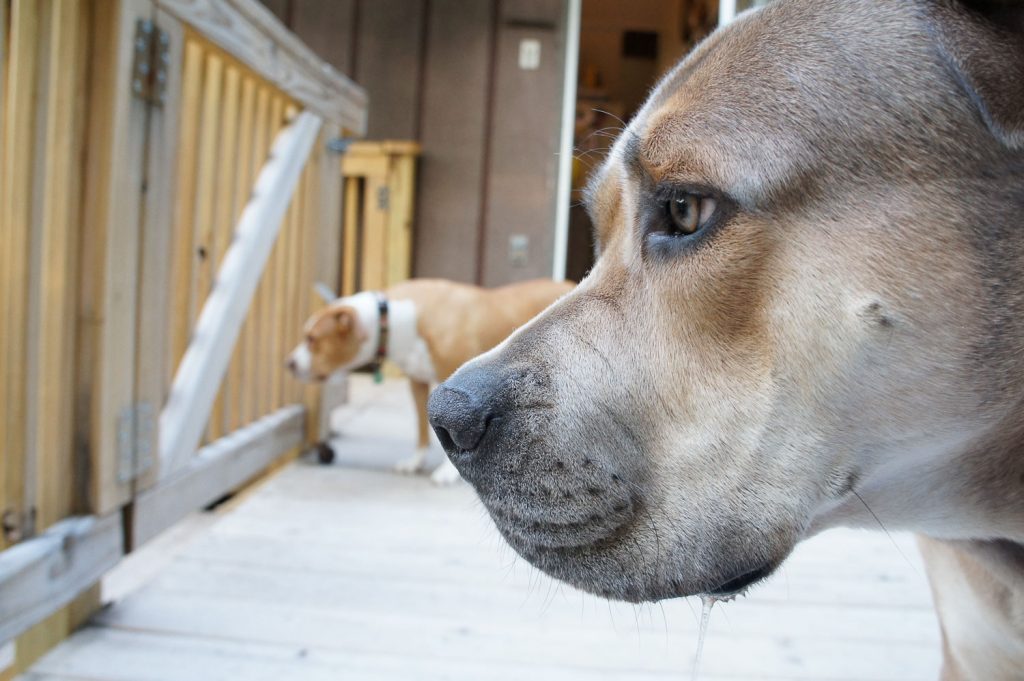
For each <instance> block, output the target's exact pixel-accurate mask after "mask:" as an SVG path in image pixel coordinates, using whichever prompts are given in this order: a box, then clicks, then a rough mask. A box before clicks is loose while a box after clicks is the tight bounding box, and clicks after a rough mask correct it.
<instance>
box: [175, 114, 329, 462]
mask: <svg viewBox="0 0 1024 681" xmlns="http://www.w3.org/2000/svg"><path fill="white" fill-rule="evenodd" d="M320 125H321V121H320V119H319V118H318V117H317V116H316V115H314V114H311V113H308V112H305V113H302V114H300V115H299V116H298V117H297V118H296V119H295V122H294V123H293V124H292V125H291V126H289V128H287V129H286V130H284V131H282V133H281V134H280V135H279V136H278V138H277V139H276V140H275V142H274V148H273V153H272V154H271V158H270V160H269V161H268V162H267V164H266V165H265V166H264V168H263V170H262V171H261V172H260V177H259V179H258V180H257V182H256V187H255V190H254V196H253V198H252V200H251V201H250V202H249V204H248V205H247V206H246V207H245V210H244V211H243V213H242V216H241V218H239V221H238V228H237V230H236V239H235V241H234V243H233V244H232V245H231V248H230V249H229V250H228V253H227V255H226V256H225V258H224V261H223V264H222V265H221V268H220V270H219V271H218V275H217V286H216V288H214V290H213V291H212V292H211V294H210V297H209V298H208V299H207V301H206V302H205V304H204V305H203V311H202V313H201V314H200V317H199V321H198V323H197V324H196V335H195V338H194V340H193V342H192V343H191V344H190V345H189V348H188V350H186V352H185V357H184V358H183V359H182V362H181V365H180V366H179V367H178V371H177V373H176V374H175V377H174V384H173V387H172V390H171V395H170V397H169V399H168V401H167V405H166V406H165V407H164V410H163V411H162V412H161V414H160V461H161V475H170V474H171V473H172V472H173V471H175V470H177V469H180V468H181V467H182V466H183V464H184V463H185V462H186V461H187V460H188V458H189V457H190V456H191V455H192V453H193V452H194V451H195V449H196V448H197V446H198V444H199V442H200V439H201V437H202V432H203V428H204V426H205V424H206V421H207V419H208V418H209V413H210V408H211V407H212V406H213V400H214V398H215V396H216V391H217V387H218V386H219V384H220V382H221V379H222V378H223V376H224V373H225V371H227V365H228V360H229V359H230V356H231V352H232V350H233V348H234V346H235V341H236V340H237V338H238V333H239V331H240V329H241V326H242V321H243V320H244V318H245V314H246V311H247V310H248V309H249V306H250V303H251V302H252V297H253V294H254V293H255V291H256V285H257V284H258V282H259V278H260V274H261V273H262V271H263V269H264V267H265V266H266V263H267V259H268V258H269V256H270V251H271V249H272V248H273V244H274V241H275V239H276V236H277V233H278V231H279V229H280V225H281V219H282V218H283V217H284V212H285V210H286V206H285V202H284V200H283V198H284V197H289V196H291V195H292V193H293V191H294V190H295V187H296V184H297V183H298V179H299V175H300V174H301V172H302V168H303V166H304V165H305V162H306V159H307V158H308V157H309V153H310V150H311V149H312V146H313V143H314V142H315V141H316V137H317V133H318V132H319V129H320Z"/></svg>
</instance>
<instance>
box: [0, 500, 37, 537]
mask: <svg viewBox="0 0 1024 681" xmlns="http://www.w3.org/2000/svg"><path fill="white" fill-rule="evenodd" d="M0 530H2V531H3V537H4V540H5V541H6V542H7V543H8V544H16V543H18V542H20V541H21V540H22V539H28V538H29V537H31V536H33V535H34V534H35V530H36V509H35V508H31V509H29V510H28V512H27V513H19V512H18V511H17V510H15V509H13V508H9V509H7V510H6V511H4V512H3V515H2V516H0Z"/></svg>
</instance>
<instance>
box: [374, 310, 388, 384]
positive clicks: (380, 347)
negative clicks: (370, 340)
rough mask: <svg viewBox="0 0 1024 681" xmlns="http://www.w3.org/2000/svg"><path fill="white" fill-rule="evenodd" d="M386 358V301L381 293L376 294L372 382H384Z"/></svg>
mask: <svg viewBox="0 0 1024 681" xmlns="http://www.w3.org/2000/svg"><path fill="white" fill-rule="evenodd" d="M387 356H388V299H387V296H385V295H384V294H383V293H378V294H377V353H376V355H375V356H374V358H373V364H372V367H373V380H374V381H376V382H377V383H381V382H382V381H383V380H384V373H383V370H382V367H383V364H384V360H385V359H387Z"/></svg>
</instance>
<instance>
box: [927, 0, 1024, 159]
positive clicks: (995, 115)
mask: <svg viewBox="0 0 1024 681" xmlns="http://www.w3.org/2000/svg"><path fill="white" fill-rule="evenodd" d="M933 9H934V12H935V18H936V21H935V23H934V27H935V32H936V37H937V39H938V43H939V49H940V52H941V55H942V57H943V59H945V61H946V63H947V64H948V65H949V67H950V69H951V70H952V72H953V75H954V77H955V78H956V79H957V81H958V82H959V84H960V86H961V87H962V88H963V89H964V91H965V92H966V93H967V96H968V97H970V98H971V101H972V102H973V103H974V105H975V107H976V108H977V109H978V113H979V115H980V116H981V118H982V120H984V122H985V125H987V126H988V128H989V130H991V131H992V134H993V135H995V137H996V138H997V139H998V140H999V141H1000V142H1002V143H1003V144H1004V145H1006V146H1007V147H1009V148H1011V149H1014V150H1018V149H1024V2H1022V1H1021V0H961V1H959V2H950V0H936V2H935V3H934V5H933Z"/></svg>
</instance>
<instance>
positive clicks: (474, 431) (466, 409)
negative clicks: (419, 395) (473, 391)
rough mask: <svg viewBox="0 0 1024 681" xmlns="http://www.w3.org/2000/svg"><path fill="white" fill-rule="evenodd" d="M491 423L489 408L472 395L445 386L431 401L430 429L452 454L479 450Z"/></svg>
mask: <svg viewBox="0 0 1024 681" xmlns="http://www.w3.org/2000/svg"><path fill="white" fill-rule="evenodd" d="M489 423H490V413H489V411H488V409H487V405H485V404H481V403H480V402H479V401H478V400H477V399H475V397H474V396H473V395H470V394H467V393H465V392H462V391H461V390H458V389H454V388H449V387H448V386H447V385H442V386H440V387H439V388H438V389H437V390H435V391H434V394H433V395H431V397H430V425H431V426H433V428H434V432H435V433H437V438H438V439H439V440H440V441H441V444H442V445H443V446H444V449H445V451H446V452H448V453H449V454H452V453H453V452H460V451H461V452H470V451H473V450H474V449H476V446H477V445H478V444H480V440H482V439H483V437H484V433H485V432H487V426H488V424H489Z"/></svg>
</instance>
